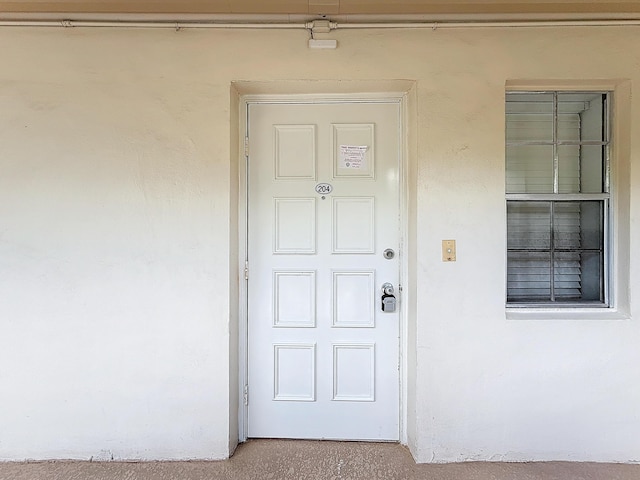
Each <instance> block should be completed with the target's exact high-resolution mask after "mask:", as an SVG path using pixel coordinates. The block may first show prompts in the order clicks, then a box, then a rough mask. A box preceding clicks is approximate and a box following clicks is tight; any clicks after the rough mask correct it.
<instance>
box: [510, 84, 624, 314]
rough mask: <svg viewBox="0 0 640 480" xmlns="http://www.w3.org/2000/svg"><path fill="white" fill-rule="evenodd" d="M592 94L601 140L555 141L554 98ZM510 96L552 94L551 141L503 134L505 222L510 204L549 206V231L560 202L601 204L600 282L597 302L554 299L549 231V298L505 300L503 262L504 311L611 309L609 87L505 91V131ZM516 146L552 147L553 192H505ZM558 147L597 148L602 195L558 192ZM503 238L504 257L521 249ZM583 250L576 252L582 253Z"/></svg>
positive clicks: (611, 94) (556, 111) (556, 112)
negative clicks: (599, 98)
mask: <svg viewBox="0 0 640 480" xmlns="http://www.w3.org/2000/svg"><path fill="white" fill-rule="evenodd" d="M572 93H575V94H594V95H603V106H602V118H603V124H602V138H601V140H597V141H596V140H582V139H578V140H566V139H564V140H563V139H560V138H559V133H558V132H559V108H558V105H559V101H558V97H559V96H560V95H564V94H572ZM510 94H540V95H552V139H551V140H526V139H525V140H518V141H510V140H508V139H507V134H506V131H505V137H504V145H505V213H506V220H507V221H508V213H507V212H506V211H507V210H508V205H509V203H510V202H523V203H526V202H546V203H549V205H550V228H551V230H552V231H553V228H554V226H553V222H554V213H553V211H554V205H556V204H557V203H563V202H582V201H597V202H598V203H599V204H600V205H601V212H602V217H601V220H600V226H601V230H602V260H601V271H600V278H599V281H600V282H601V300H600V301H597V300H584V301H579V300H578V301H576V300H574V301H558V300H557V299H556V298H555V293H554V288H555V286H554V278H555V276H556V270H555V265H554V256H553V253H554V246H553V232H551V242H552V244H551V245H550V247H549V250H548V252H549V255H550V262H551V263H550V274H549V277H550V278H549V282H550V283H549V287H550V295H549V300H548V301H509V294H508V290H509V285H510V284H509V279H508V277H507V275H508V265H509V260H508V258H505V260H506V268H505V304H506V307H507V309H515V311H517V310H521V309H533V310H535V311H540V310H545V309H546V310H567V309H571V308H574V309H578V310H581V309H601V310H602V309H607V310H608V309H611V308H612V307H613V301H612V294H611V292H612V277H613V268H612V265H613V252H612V245H613V242H612V232H613V222H612V211H613V208H612V198H613V194H612V186H611V179H612V172H611V157H612V150H613V148H614V146H613V143H614V142H613V137H614V133H613V123H614V119H613V102H614V95H615V93H614V90H613V89H611V88H605V89H603V88H587V89H582V88H568V89H555V88H553V89H535V88H534V89H515V90H509V89H508V90H507V91H506V93H505V130H506V125H507V119H508V111H507V104H508V96H509V95H510ZM518 146H550V147H551V148H552V155H553V192H551V193H508V192H507V185H506V180H507V171H506V166H507V161H508V157H507V153H506V152H507V149H508V148H509V147H518ZM562 146H578V147H583V146H599V147H601V148H602V155H601V168H602V182H601V183H602V192H601V193H561V192H560V186H559V183H560V182H559V171H560V166H559V165H560V163H559V154H558V152H559V149H560V147H562ZM505 234H506V237H507V246H506V255H505V257H508V255H509V253H510V252H511V251H519V250H522V249H519V250H518V249H513V250H510V249H509V247H508V238H509V237H508V230H507V231H506V232H505ZM583 250H584V249H576V251H583Z"/></svg>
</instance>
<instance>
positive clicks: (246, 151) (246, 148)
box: [244, 137, 249, 157]
mask: <svg viewBox="0 0 640 480" xmlns="http://www.w3.org/2000/svg"><path fill="white" fill-rule="evenodd" d="M244 156H245V157H248V156H249V137H244Z"/></svg>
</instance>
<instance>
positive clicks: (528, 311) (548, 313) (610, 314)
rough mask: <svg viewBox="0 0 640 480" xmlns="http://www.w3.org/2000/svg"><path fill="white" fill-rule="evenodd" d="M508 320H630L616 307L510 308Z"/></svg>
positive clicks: (507, 310)
mask: <svg viewBox="0 0 640 480" xmlns="http://www.w3.org/2000/svg"><path fill="white" fill-rule="evenodd" d="M506 318H507V320H629V319H630V318H631V317H630V315H629V314H628V313H627V312H621V311H619V310H617V309H614V308H509V307H507V309H506Z"/></svg>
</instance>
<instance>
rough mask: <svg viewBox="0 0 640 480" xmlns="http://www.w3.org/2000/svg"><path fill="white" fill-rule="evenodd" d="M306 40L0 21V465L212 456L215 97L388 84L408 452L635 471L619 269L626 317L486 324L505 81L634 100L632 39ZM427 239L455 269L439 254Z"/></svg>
mask: <svg viewBox="0 0 640 480" xmlns="http://www.w3.org/2000/svg"><path fill="white" fill-rule="evenodd" d="M307 38H308V34H307V33H306V32H304V31H220V30H206V31H205V30H189V29H186V30H182V31H179V32H175V31H173V30H170V29H168V30H144V29H138V30H136V29H80V28H79V29H62V28H51V29H44V28H41V29H29V28H13V27H12V28H3V29H0V44H2V45H4V46H5V48H2V49H0V65H2V68H1V69H0V272H1V275H0V328H1V330H0V406H1V408H0V459H25V458H37V459H42V458H84V459H88V458H91V457H93V458H101V459H105V458H111V457H113V458H115V459H132V458H141V459H173V458H224V457H226V456H228V455H229V454H230V453H232V450H233V447H234V445H235V439H236V438H237V427H236V416H237V413H236V412H237V405H236V401H237V400H236V399H237V396H236V385H235V383H236V381H237V380H236V379H237V368H238V367H237V359H236V356H237V347H236V344H237V343H236V342H237V338H236V337H237V331H238V329H237V311H238V309H237V306H236V305H235V304H234V299H235V298H236V296H237V288H236V286H235V284H234V281H235V279H236V275H237V272H236V270H235V268H234V265H235V264H236V254H237V250H238V246H237V234H236V222H237V216H236V209H237V184H236V183H235V179H236V176H237V175H236V172H237V167H236V165H235V164H234V163H233V162H235V161H236V157H237V155H236V153H237V151H236V148H235V146H234V145H235V141H234V140H237V128H238V127H237V112H235V111H234V105H235V101H236V98H235V97H234V96H233V95H232V88H231V85H232V82H234V81H239V80H240V81H265V82H278V81H283V80H287V81H289V80H300V81H303V80H318V79H325V80H358V81H360V80H366V81H371V80H374V81H375V80H379V79H407V80H411V81H414V82H415V91H414V92H413V94H412V96H411V97H410V102H411V105H409V109H410V112H411V114H410V116H409V118H410V119H413V121H412V122H411V125H409V131H410V141H409V143H410V145H409V152H410V154H411V160H410V168H411V171H413V172H414V175H412V178H411V180H410V182H409V183H410V185H411V192H410V197H413V202H414V207H413V208H412V215H413V217H412V218H415V219H416V222H415V224H413V225H412V226H411V228H410V231H411V232H412V233H413V234H414V236H413V238H412V239H411V240H412V242H413V244H412V247H411V249H412V251H414V252H415V253H414V256H415V258H414V259H412V262H411V264H412V265H414V266H415V269H414V271H413V272H411V274H410V278H412V279H414V280H415V284H414V285H412V286H411V288H415V293H416V295H415V297H414V298H415V299H416V300H415V304H414V305H413V306H412V311H413V312H415V315H414V316H413V319H412V320H410V324H409V325H408V330H407V331H408V332H409V338H408V344H409V347H408V351H407V352H406V353H407V354H408V356H409V358H410V365H411V366H412V367H413V366H414V365H415V368H411V369H410V370H409V374H408V380H407V381H408V384H407V386H408V389H407V390H408V392H409V398H408V399H407V404H408V406H409V408H408V412H407V416H408V423H407V433H408V438H409V445H410V447H411V450H412V452H413V453H414V456H415V457H416V459H417V460H418V461H420V462H427V461H436V462H443V461H457V460H472V459H473V460H550V459H564V460H595V461H622V462H626V461H639V460H640V435H638V433H637V432H638V431H640V369H639V368H637V366H638V365H640V348H639V347H638V345H640V325H639V324H638V321H637V320H638V313H639V312H638V308H637V305H636V304H635V303H634V302H633V299H634V298H635V291H637V289H638V288H640V277H639V272H638V269H637V267H636V265H634V264H632V265H631V268H630V273H629V274H626V273H625V268H626V265H621V266H620V272H621V273H620V277H622V278H621V279H620V280H621V283H619V285H621V286H622V287H623V288H622V290H626V289H627V286H628V285H630V286H631V288H630V291H631V303H630V308H628V309H627V311H628V313H630V315H628V317H630V318H629V319H626V320H619V319H617V320H611V319H609V320H603V319H596V318H593V319H590V320H575V319H574V320H557V319H556V320H554V319H550V318H546V319H542V320H540V319H534V318H528V319H513V318H511V319H507V317H506V314H505V308H504V282H505V280H504V275H505V274H504V272H505V208H504V146H503V144H504V90H505V84H506V82H508V81H513V80H548V81H550V82H551V83H552V82H553V81H557V80H575V81H576V82H579V81H584V80H603V81H604V83H605V84H607V85H618V84H620V82H622V83H624V82H623V81H624V80H629V82H627V83H625V84H624V85H626V87H625V88H628V87H629V85H630V86H631V89H632V90H633V88H634V86H635V85H636V84H637V82H638V81H639V80H640V71H639V70H638V68H637V65H638V64H639V63H640V51H639V50H638V49H637V48H634V47H633V46H634V45H635V44H636V40H637V39H636V31H635V30H634V29H632V28H620V27H618V28H615V27H607V28H591V27H589V28H586V27H581V28H566V29H557V28H538V29H522V30H518V29H463V30H445V29H439V30H436V31H432V30H419V31H418V30H407V31H398V30H393V31H381V30H369V31H346V30H345V31H337V32H335V34H334V38H337V39H338V41H339V48H338V49H337V50H335V51H312V50H309V49H307ZM305 85H306V86H305V87H304V88H305V89H306V90H307V91H309V90H312V89H313V87H312V86H309V85H312V82H311V83H307V84H305ZM626 108H627V112H626V118H625V125H630V126H631V128H630V135H627V138H626V143H627V145H626V146H627V151H628V153H629V155H628V156H629V157H630V159H631V169H630V172H631V173H630V175H629V173H628V171H624V168H623V169H622V171H623V173H624V175H621V178H620V180H619V182H620V183H621V185H622V186H623V190H624V191H625V192H626V193H627V194H630V201H626V200H625V198H624V195H623V196H622V197H621V199H620V204H619V208H620V209H621V212H623V213H624V212H627V210H626V205H628V204H630V205H631V208H630V211H628V212H627V214H626V215H622V218H621V222H620V228H621V230H620V231H621V232H622V238H621V241H620V245H619V248H621V249H624V250H626V251H631V252H635V251H637V249H638V247H639V246H640V242H639V240H638V234H639V233H640V231H639V227H638V224H637V221H636V219H637V209H636V208H635V207H634V203H635V204H638V200H637V199H638V195H640V189H639V187H640V178H638V169H636V168H634V167H635V161H636V157H637V156H638V153H640V150H639V145H638V140H637V138H636V135H635V132H636V128H635V126H636V125H637V124H638V121H640V102H639V101H638V99H637V98H633V100H631V101H630V103H628V104H627V107H626ZM622 110H624V109H622ZM629 121H630V123H629ZM621 137H624V135H621ZM629 137H630V138H629ZM622 139H623V140H624V138H622ZM624 182H628V183H629V184H630V188H628V187H627V188H626V189H625V188H624ZM625 217H626V218H625ZM445 238H455V239H456V240H457V242H458V243H457V246H458V255H457V258H458V260H457V262H455V263H442V262H441V260H440V253H441V251H440V242H441V240H442V239H445ZM631 258H632V259H633V258H634V257H633V256H631ZM622 259H623V260H624V261H625V262H626V263H628V258H626V259H625V258H624V255H623V257H622ZM230 279H231V282H230ZM620 298H624V295H621V296H620ZM626 303H628V302H626Z"/></svg>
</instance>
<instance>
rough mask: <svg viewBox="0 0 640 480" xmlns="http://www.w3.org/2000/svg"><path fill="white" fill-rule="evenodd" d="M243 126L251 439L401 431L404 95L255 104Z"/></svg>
mask: <svg viewBox="0 0 640 480" xmlns="http://www.w3.org/2000/svg"><path fill="white" fill-rule="evenodd" d="M248 125H249V151H250V156H249V187H248V188H249V250H248V259H249V269H250V275H249V282H248V294H249V304H248V315H249V321H248V336H249V342H248V362H249V363H248V384H249V401H248V435H249V437H280V438H331V439H360V440H397V439H398V438H399V431H398V422H399V371H398V365H399V315H398V311H397V310H396V311H395V312H393V313H391V312H383V311H382V309H381V304H382V302H381V295H382V292H381V286H382V284H383V283H385V282H390V283H392V284H393V285H394V286H395V287H396V289H397V286H398V279H399V255H395V257H394V258H392V259H387V258H385V257H384V256H383V251H384V250H385V249H388V248H391V249H393V250H394V251H395V252H398V248H399V196H398V184H399V181H398V165H399V146H400V143H399V138H400V137H399V135H400V124H399V105H398V103H395V102H389V103H374V102H372V103H356V102H354V103H308V104H293V103H291V104H267V103H252V104H250V105H249V122H248ZM319 184H322V185H321V186H319ZM318 186H319V187H318ZM397 295H398V293H397V291H396V296H397Z"/></svg>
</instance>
